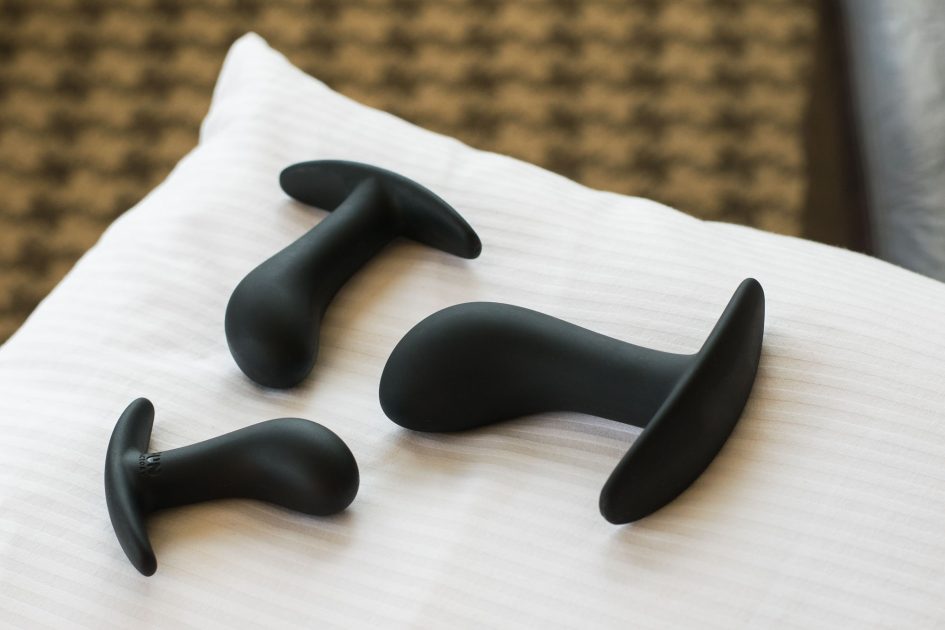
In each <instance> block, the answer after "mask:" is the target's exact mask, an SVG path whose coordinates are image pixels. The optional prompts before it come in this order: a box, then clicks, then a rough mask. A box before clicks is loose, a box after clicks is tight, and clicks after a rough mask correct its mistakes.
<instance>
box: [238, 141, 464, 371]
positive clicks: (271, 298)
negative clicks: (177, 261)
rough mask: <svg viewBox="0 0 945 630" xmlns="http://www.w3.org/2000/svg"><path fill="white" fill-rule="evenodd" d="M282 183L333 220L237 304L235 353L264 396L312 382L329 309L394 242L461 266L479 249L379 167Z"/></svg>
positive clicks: (409, 185) (454, 222)
mask: <svg viewBox="0 0 945 630" xmlns="http://www.w3.org/2000/svg"><path fill="white" fill-rule="evenodd" d="M279 181H280V183H281V185H282V189H283V190H284V191H285V192H286V193H288V194H289V195H290V196H291V197H293V198H294V199H296V200H298V201H301V202H302V203H305V204H308V205H311V206H317V207H319V208H323V209H325V210H328V211H331V214H330V215H329V216H327V217H325V218H324V219H323V220H322V221H321V222H320V223H319V224H318V225H316V226H315V227H314V228H312V229H311V230H310V231H309V232H308V233H307V234H305V235H304V236H302V237H301V238H300V239H298V240H297V241H295V242H294V243H292V244H291V245H289V246H288V247H286V248H285V249H283V250H282V251H281V252H279V253H278V254H276V255H275V256H273V257H272V258H270V259H268V260H266V261H265V262H263V263H262V264H261V265H259V266H258V267H256V269H254V270H253V271H252V272H251V273H250V274H249V275H248V276H246V277H245V278H244V279H243V281H242V282H240V284H239V285H238V286H237V287H236V290H234V291H233V295H232V296H231V297H230V302H229V304H228V306H227V309H226V337H227V341H228V342H229V345H230V352H231V353H232V354H233V358H234V359H236V363H237V365H239V367H240V369H242V370H243V372H244V373H245V374H246V375H247V376H249V377H250V378H251V379H253V380H254V381H256V382H257V383H259V384H260V385H263V386H266V387H277V388H285V387H292V386H293V385H296V384H298V383H299V382H301V381H302V380H303V379H304V378H305V377H306V376H307V375H308V373H309V372H310V371H311V370H312V367H313V365H314V364H315V357H316V356H317V354H318V329H319V325H320V322H321V319H322V317H323V315H324V313H325V310H326V309H327V308H328V304H329V302H331V299H332V298H333V297H334V295H335V293H336V292H337V291H338V289H340V288H341V286H342V285H343V284H344V283H345V281H347V280H348V278H350V277H351V276H352V275H354V273H355V272H357V271H358V269H360V268H361V267H362V266H363V265H364V264H365V263H366V262H367V261H368V260H369V259H370V258H371V257H372V256H374V255H375V254H376V253H377V252H379V251H380V250H381V249H382V248H383V247H384V246H385V245H386V244H387V243H389V242H390V241H391V240H392V239H394V238H395V237H398V236H405V237H407V238H411V239H413V240H415V241H418V242H420V243H424V244H426V245H429V246H431V247H436V248H437V249H441V250H443V251H445V252H448V253H450V254H454V255H456V256H461V257H463V258H475V257H476V256H478V255H479V252H480V250H481V248H482V246H481V244H480V242H479V237H478V236H476V233H475V232H474V231H473V229H472V228H471V227H470V226H469V224H467V223H466V221H464V220H463V218H462V217H461V216H459V214H458V213H457V212H456V211H455V210H454V209H453V208H452V207H450V206H449V205H448V204H447V203H446V202H445V201H443V200H442V199H440V198H439V197H437V196H436V195H435V194H433V193H432V192H430V191H429V190H427V189H426V188H424V187H423V186H421V185H419V184H417V183H415V182H413V181H411V180H409V179H406V178H405V177H402V176H400V175H397V174H396V173H392V172H390V171H386V170H384V169H381V168H377V167H375V166H370V165H368V164H359V163H356V162H342V161H333V160H325V161H316V162H304V163H302V164H295V165H294V166H290V167H288V168H287V169H285V170H284V171H282V175H281V176H280V179H279Z"/></svg>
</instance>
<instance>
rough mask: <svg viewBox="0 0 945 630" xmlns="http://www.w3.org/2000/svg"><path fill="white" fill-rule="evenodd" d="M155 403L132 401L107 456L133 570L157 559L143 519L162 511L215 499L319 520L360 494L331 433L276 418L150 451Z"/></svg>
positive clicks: (110, 494) (352, 466)
mask: <svg viewBox="0 0 945 630" xmlns="http://www.w3.org/2000/svg"><path fill="white" fill-rule="evenodd" d="M153 424H154V406H153V405H152V404H151V402H150V401H149V400H147V399H145V398H139V399H138V400H136V401H134V402H133V403H131V404H130V405H129V406H128V408H127V409H125V412H124V413H123V414H122V415H121V418H119V419H118V423H117V424H116V425H115V429H114V431H113V432H112V437H111V441H110V442H109V443H108V452H107V453H106V455H105V500H106V503H107V504H108V515H109V517H110V518H111V521H112V527H113V528H114V530H115V535H116V536H118V542H119V543H121V548H122V549H123V550H124V551H125V555H127V556H128V559H129V560H131V563H132V564H133V565H134V566H135V568H136V569H138V571H140V572H141V573H142V574H144V575H152V574H153V573H154V571H155V570H156V569H157V560H156V559H155V557H154V551H153V550H152V549H151V541H150V540H149V538H148V531H147V524H146V519H147V516H148V514H150V513H151V512H154V511H157V510H161V509H164V508H171V507H176V506H179V505H188V504H191V503H200V502H202V501H210V500H213V499H228V498H246V499H256V500H259V501H266V502H269V503H274V504H277V505H281V506H283V507H286V508H289V509H290V510H296V511H299V512H304V513H306V514H313V515H317V516H326V515H329V514H335V513H336V512H340V511H342V510H344V509H345V508H346V507H348V505H350V504H351V502H352V501H353V500H354V497H355V495H356V494H357V493H358V484H359V475H358V465H357V463H356V462H355V461H354V456H353V455H352V454H351V451H350V450H348V447H347V446H346V445H345V443H344V442H342V441H341V438H339V437H338V436H337V435H335V434H334V433H332V432H331V431H329V430H328V429H326V428H325V427H323V426H321V425H320V424H316V423H314V422H310V421H309V420H301V419H299V418H281V419H279V420H269V421H267V422H260V423H259V424H254V425H252V426H248V427H246V428H243V429H239V430H237V431H233V432H232V433H227V434H226V435H221V436H219V437H215V438H212V439H210V440H206V441H204V442H199V443H197V444H192V445H190V446H185V447H182V448H175V449H172V450H169V451H163V452H157V453H154V452H148V443H149V442H150V439H151V427H152V425H153Z"/></svg>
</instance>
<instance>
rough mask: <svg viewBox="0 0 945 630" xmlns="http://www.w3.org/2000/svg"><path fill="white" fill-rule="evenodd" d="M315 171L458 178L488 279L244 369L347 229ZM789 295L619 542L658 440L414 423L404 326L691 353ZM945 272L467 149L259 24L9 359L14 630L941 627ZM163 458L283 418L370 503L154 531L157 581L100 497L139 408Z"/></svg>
mask: <svg viewBox="0 0 945 630" xmlns="http://www.w3.org/2000/svg"><path fill="white" fill-rule="evenodd" d="M319 158H339V159H349V160H359V161H364V162H371V163H374V164H378V165H381V166H384V167H386V168H389V169H392V170H395V171H398V172H401V173H403V174H405V175H407V176H408V177H411V178H414V179H416V180H418V181H420V182H422V183H423V184H425V185H427V186H428V187H430V188H431V189H432V190H434V191H435V192H437V193H438V194H440V195H441V196H442V197H444V198H445V199H447V200H448V201H449V202H451V204H452V205H454V206H455V207H456V208H457V209H458V210H459V211H460V213H461V214H462V215H463V216H464V217H465V218H466V219H467V220H469V222H470V223H471V224H472V225H473V226H474V228H475V229H476V230H477V231H478V233H479V234H480V236H481V237H482V241H483V254H482V256H481V258H479V259H478V260H474V261H464V260H459V259H457V258H453V257H450V256H449V255H447V254H443V253H441V252H438V251H435V250H433V249H430V248H426V247H422V246H420V245H416V244H412V243H408V242H399V243H397V244H395V245H393V246H391V247H390V248H388V249H387V250H385V251H384V252H383V253H382V254H381V255H380V256H378V257H377V258H376V259H374V260H373V261H372V262H371V263H370V264H369V265H368V267H367V268H366V269H365V270H364V271H363V272H362V273H360V274H359V275H358V276H357V277H355V278H354V279H353V280H352V281H351V282H350V283H349V284H348V285H346V287H345V288H344V289H343V290H342V292H341V293H340V294H339V295H338V297H337V298H336V300H335V303H334V304H333V306H332V307H331V308H330V310H329V313H328V317H327V320H326V321H325V324H324V327H323V330H322V338H321V339H322V349H321V356H320V357H319V361H318V365H317V367H316V370H315V372H314V373H313V375H312V377H311V378H310V379H309V380H308V381H307V382H306V383H305V384H304V385H303V386H302V387H300V388H298V389H296V390H292V391H287V392H270V391H263V390H260V389H259V388H257V387H255V386H254V385H253V384H252V383H250V382H249V381H248V380H247V379H246V378H244V377H243V376H242V374H241V373H240V372H239V370H238V369H237V368H236V366H235V364H234V363H233V361H232V359H231V358H230V355H229V353H228V351H227V348H226V341H225V338H224V334H223V314H224V309H225V306H226V302H227V298H228V297H229V294H230V292H231V290H232V289H233V287H234V286H235V285H236V283H237V282H238V281H239V280H240V279H241V278H242V277H243V276H244V275H245V274H246V273H247V272H248V271H249V270H250V269H252V268H253V267H254V266H255V265H256V264H257V263H258V262H260V261H261V260H263V259H264V258H266V257H267V256H269V255H270V254H272V253H273V252H275V251H277V250H278V249H279V248H281V247H282V246H284V245H285V244H287V243H289V242H290V241H292V240H294V239H295V238H297V237H298V236H299V235H301V234H302V233H303V232H304V231H305V230H307V229H309V228H310V227H311V226H312V225H314V224H315V223H316V222H317V221H318V220H319V218H320V217H321V216H323V213H322V212H321V211H318V210H313V209H310V208H306V207H304V206H302V205H300V204H297V203H294V202H292V201H290V200H289V199H288V198H287V197H286V196H285V195H284V194H283V193H282V192H281V191H280V189H279V186H278V182H277V176H278V173H279V171H280V170H281V169H282V168H283V167H284V166H286V165H288V164H290V163H293V162H297V161H302V160H311V159H319ZM749 276H753V277H755V278H757V279H758V280H759V281H760V282H761V283H762V285H763V286H764V288H765V291H766V293H767V299H768V303H767V306H768V308H767V329H766V335H765V345H764V351H763V358H762V364H761V368H760V371H759V374H758V379H757V382H756V384H755V387H754V391H753V394H752V397H751V399H750V401H749V403H748V406H747V408H746V410H745V413H744V415H743V417H742V419H741V421H740V423H739V424H738V426H737V427H736V429H735V431H734V433H733V435H732V437H731V439H730V441H729V442H728V444H727V445H726V446H725V448H724V449H723V450H722V452H721V454H720V455H719V456H718V457H717V458H716V460H715V461H714V463H713V464H712V465H711V466H710V467H709V469H708V470H707V471H706V473H705V474H704V475H703V477H702V478H700V480H699V481H698V482H697V483H696V484H695V485H694V486H693V487H692V488H690V489H689V490H688V491H687V492H686V493H684V495H682V496H681V497H680V498H679V499H678V500H677V501H675V502H674V503H672V504H671V505H670V506H668V507H667V508H665V509H663V510H661V511H660V512H658V513H657V514H655V515H653V516H651V517H649V518H646V519H644V520H642V521H640V522H638V523H636V524H633V525H630V526H624V527H614V526H612V525H609V524H608V523H606V522H605V521H604V519H603V518H602V517H601V516H600V515H599V513H598V510H597V498H598V493H599V491H600V488H601V486H602V484H603V482H604V480H605V479H606V477H607V475H608V474H609V472H610V470H611V469H612V468H613V466H614V465H615V464H616V462H617V461H618V460H619V458H620V457H621V455H622V454H623V453H624V452H625V451H626V450H627V447H628V445H629V444H630V443H631V442H632V440H633V439H634V436H635V435H636V434H637V430H636V429H633V428H630V427H625V426H622V425H618V424H616V423H613V422H609V421H606V420H601V419H597V418H592V417H587V416H579V415H572V414H547V415H543V416H537V417H531V418H526V419H522V420H518V421H513V422H509V423H506V424H503V425H498V426H494V427H490V428H487V429H483V430H479V431H475V432H472V433H469V434H463V435H424V434H416V433H411V432H408V431H405V430H403V429H401V428H399V427H397V426H395V425H394V424H393V423H392V422H390V421H389V420H387V419H386V418H385V416H384V415H383V413H382V412H381V409H380V406H379V404H378V400H377V385H378V380H379V377H380V374H381V370H382V368H383V366H384V362H385V360H386V358H387V356H388V354H389V353H390V351H391V349H392V348H393V346H394V345H395V344H396V342H397V341H398V340H399V339H400V337H401V336H402V335H403V334H404V333H405V332H406V331H407V330H408V329H409V328H410V327H411V326H412V325H413V324H415V323H416V322H418V321H420V320H421V319H422V318H423V317H425V316H426V315H428V314H430V313H432V312H434V311H436V310H437V309H440V308H443V307H446V306H448V305H451V304H455V303H458V302H463V301H470V300H495V301H504V302H511V303H514V304H519V305H523V306H527V307H530V308H534V309H537V310H541V311H545V312H548V313H550V314H553V315H556V316H558V317H561V318H564V319H567V320H569V321H572V322H574V323H577V324H579V325H582V326H585V327H588V328H591V329H593V330H596V331H599V332H602V333H605V334H608V335H611V336H614V337H617V338H620V339H624V340H627V341H632V342H634V343H638V344H642V345H647V346H652V347H655V348H659V349H663V350H668V351H677V352H690V351H694V350H696V349H697V348H698V347H699V346H700V345H701V342H702V341H703V339H704V337H705V336H706V335H707V333H708V332H709V330H710V329H711V327H712V325H713V324H714V322H715V320H716V318H717V317H718V315H719V314H720V312H721V310H722V308H723V306H724V305H725V303H726V302H727V300H728V298H729V297H730V295H731V293H732V291H733V290H734V289H735V287H736V286H737V285H738V283H739V281H741V280H742V279H743V278H745V277H749ZM943 312H945V286H943V285H942V284H939V283H937V282H935V281H932V280H928V279H925V278H922V277H920V276H917V275H914V274H911V273H909V272H906V271H903V270H901V269H898V268H895V267H892V266H890V265H888V264H885V263H882V262H879V261H877V260H873V259H870V258H867V257H864V256H860V255H856V254H853V253H849V252H846V251H842V250H839V249H833V248H830V247H825V246H822V245H817V244H814V243H809V242H805V241H802V240H797V239H792V238H785V237H780V236H775V235H771V234H767V233H762V232H758V231H755V230H751V229H748V228H744V227H737V226H732V225H720V224H712V223H704V222H700V221H698V220H696V219H693V218H691V217H689V216H686V215H684V214H682V213H679V212H677V211H675V210H672V209H670V208H667V207H665V206H662V205H660V204H657V203H654V202H652V201H647V200H644V199H638V198H629V197H623V196H618V195H614V194H608V193H603V192H597V191H593V190H589V189H587V188H584V187H582V186H580V185H578V184H575V183H573V182H571V181H568V180H566V179H563V178H561V177H558V176H555V175H553V174H551V173H548V172H546V171H543V170H541V169H539V168H536V167H534V166H531V165H528V164H524V163H522V162H519V161H516V160H512V159H509V158H506V157H502V156H498V155H494V154H489V153H484V152H480V151H476V150H473V149H470V148H468V147H466V146H464V145H462V144H461V143H459V142H456V141H454V140H451V139H449V138H445V137H443V136H440V135H436V134H433V133H430V132H427V131H424V130H421V129H418V128H416V127H414V126H412V125H409V124H407V123H405V122H403V121H401V120H398V119H396V118H394V117H392V116H390V115H388V114H385V113H382V112H378V111H374V110H372V109H369V108H366V107H364V106H361V105H359V104H357V103H354V102H352V101H350V100H349V99H347V98H345V97H342V96H340V95H338V94H336V93H334V92H332V91H331V90H329V89H328V88H327V87H326V86H324V85H323V84H321V83H319V82H318V81H316V80H314V79H312V78H310V77H307V76H305V75H304V74H302V73H301V72H300V71H299V70H297V69H295V68H293V67H292V66H291V65H290V64H289V63H288V62H287V61H286V60H285V59H284V58H283V57H282V56H281V55H279V54H278V53H276V52H274V51H272V50H270V49H269V48H268V46H267V45H266V44H265V42H263V41H262V40H261V39H260V38H258V37H257V36H254V35H249V36H246V37H244V38H243V39H241V40H239V41H238V42H237V43H236V44H235V45H234V47H233V50H232V51H231V53H230V55H229V56H228V57H227V60H226V63H225V66H224V69H223V72H222V75H221V77H220V80H219V83H218V85H217V88H216V91H215V96H214V101H213V105H212V108H211V111H210V113H209V114H208V117H207V119H206V121H205V123H204V126H203V130H202V134H201V141H200V144H199V146H198V147H197V148H196V149H195V150H194V151H193V152H192V153H191V154H190V155H188V156H187V157H186V158H185V159H184V160H182V162H181V163H180V164H179V165H178V167H177V168H176V169H175V170H174V172H173V173H172V174H171V175H170V177H169V178H168V180H167V181H166V182H165V183H163V184H162V185H161V186H159V187H158V188H157V189H156V190H155V191H154V192H153V193H151V194H150V195H149V196H148V197H147V198H146V199H145V200H144V201H142V202H141V203H140V204H139V205H138V206H137V207H136V208H134V209H133V210H131V211H130V212H128V213H127V214H126V215H124V216H123V217H122V218H121V219H120V220H119V221H117V222H116V223H115V224H114V225H113V226H112V227H111V228H110V229H109V231H108V232H107V233H106V235H105V236H104V237H103V238H102V240H101V242H100V243H99V244H98V245H96V247H94V248H93V249H92V250H91V251H90V252H89V253H88V254H87V255H86V256H85V257H84V258H83V259H82V260H81V261H80V262H79V264H78V265H77V266H76V268H75V269H74V270H73V271H72V273H70V274H69V276H68V277H67V278H66V279H65V280H64V281H63V282H62V284H61V285H60V286H59V287H58V288H57V289H56V290H55V291H54V292H53V294H52V295H51V296H50V297H49V298H48V299H47V300H46V301H45V302H44V303H43V304H42V305H41V306H40V307H39V308H38V309H37V311H36V312H35V314H34V315H33V316H32V317H31V318H30V320H29V321H28V322H27V323H26V325H25V326H24V327H23V328H22V329H21V330H20V331H19V332H18V333H17V334H16V335H15V336H14V337H13V339H11V340H10V341H9V342H8V343H7V344H6V345H4V346H3V347H2V349H0V445H2V453H3V455H2V466H0V625H6V626H9V627H34V626H35V627H42V626H49V627H63V626H84V627H90V628H102V627H116V626H117V627H138V628H140V627H172V626H174V627H180V626H193V627H201V628H207V627H217V626H220V627H222V626H229V627H242V626H246V625H255V626H260V627H290V626H297V627H336V626H337V627H385V628H391V627H424V628H433V627H475V628H492V627H505V626H508V627H571V628H576V627H582V628H585V627H621V628H627V627H633V628H642V627H666V626H669V625H672V626H692V627H700V628H706V627H719V628H732V627H747V626H752V627H767V626H771V625H777V626H780V627H790V626H800V627H813V626H816V627H824V626H837V627H841V626H844V627H863V626H896V627H911V628H916V627H931V626H941V625H943V624H945V598H943V596H942V594H943V593H945V536H943V532H945V503H943V498H945V401H943V391H945V363H943V359H942V358H943V356H945V333H943V330H942V314H943ZM138 396H146V397H149V398H150V399H151V400H152V401H154V403H155V405H156V408H157V418H156V422H155V428H154V434H153V437H152V447H153V448H154V449H156V450H157V449H165V448H171V447H175V446H180V445H184V444H190V443H192V442H195V441H198V440H201V439H205V438H208V437H211V436H215V435H218V434H221V433H224V432H227V431H230V430H234V429H237V428H239V427H242V426H246V425H248V424H251V423H254V422H257V421H260V420H264V419H268V418H273V417H281V416H300V417H305V418H310V419H312V420H315V421H318V422H321V423H323V424H325V425H326V426H328V427H330V428H331V429H332V430H334V431H335V432H337V433H338V434H339V435H340V436H341V437H342V438H343V439H344V440H345V441H346V442H347V443H348V444H349V446H350V447H351V449H352V451H353V452H354V454H355V456H356V457H357V459H358V462H359V464H360V469H361V475H362V483H361V491H360V494H359V495H358V497H357V499H356V500H355V502H354V503H353V504H352V506H351V507H350V508H349V510H348V511H347V512H345V513H344V514H342V515H339V516H336V517H331V518H326V519H319V518H311V517H306V516H302V515H298V514H295V513H292V512H288V511H285V510H282V509H279V508H276V507H270V506H266V505H263V504H258V503H252V502H246V501H228V502H222V503H217V504H204V505H200V506H194V507H190V508H183V509H179V510H175V511H173V512H167V513H161V514H158V515H155V516H154V517H153V518H152V519H151V521H150V523H151V526H150V532H151V538H152V542H153V544H154V548H155V551H156V554H157V558H158V571H157V573H156V574H155V575H154V576H153V577H151V578H144V577H142V576H140V575H138V574H137V573H136V572H135V570H134V569H133V568H132V566H131V565H130V563H129V562H128V561H127V560H126V558H125V557H124V555H123V553H122V551H121V549H120V547H119V545H118V543H117V540H116V539H115V536H114V534H113V532H112V530H111V526H110V523H109V520H108V515H107V512H106V508H105V500H104V493H103V484H102V467H103V458H104V454H105V446H106V444H107V442H108V438H109V435H110V432H111V430H112V427H113V426H114V423H115V421H116V420H117V418H118V416H119V414H120V413H121V411H122V410H123V409H124V407H125V405H127V404H128V403H129V402H130V401H131V400H132V399H133V398H135V397H138Z"/></svg>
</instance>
